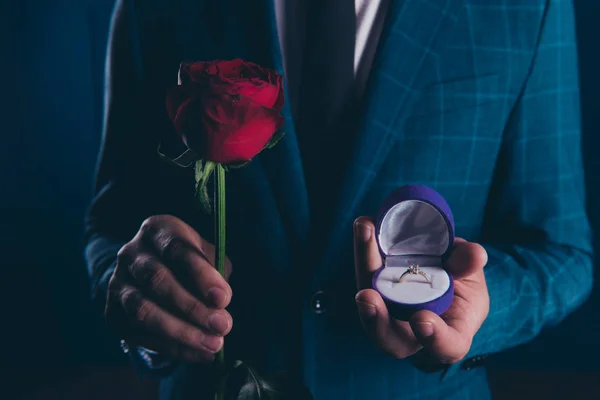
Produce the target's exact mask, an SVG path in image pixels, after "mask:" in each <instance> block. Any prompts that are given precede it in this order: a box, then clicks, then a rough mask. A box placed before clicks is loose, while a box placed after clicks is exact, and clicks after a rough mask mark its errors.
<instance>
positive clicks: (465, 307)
mask: <svg viewBox="0 0 600 400" xmlns="http://www.w3.org/2000/svg"><path fill="white" fill-rule="evenodd" d="M354 251H355V256H354V260H355V269H356V281H357V285H358V290H359V292H358V294H357V295H356V304H357V307H358V312H359V315H360V319H361V322H362V324H363V326H364V328H365V330H366V331H367V333H368V334H369V336H370V337H371V338H372V339H373V340H374V341H375V342H376V343H377V344H378V345H379V347H381V348H382V349H383V350H384V351H385V352H386V353H388V354H390V355H391V356H393V357H395V358H406V357H409V356H412V355H413V354H415V353H417V352H418V351H419V350H421V349H425V350H426V351H427V352H428V353H429V354H431V355H432V356H433V357H435V358H436V359H437V360H438V361H439V362H441V363H444V364H453V363H456V362H458V361H460V360H461V359H463V358H464V357H465V355H466V354H467V353H468V351H469V349H470V347H471V342H472V339H473V336H474V335H475V333H477V331H478V330H479V328H480V326H481V324H482V323H483V321H484V320H485V318H486V317H487V313H488V311H489V295H488V291H487V286H486V282H485V276H484V273H483V267H484V266H485V264H486V263H487V253H486V251H485V250H484V249H483V247H481V246H480V245H479V244H477V243H470V242H467V241H465V240H464V239H460V238H456V239H455V240H454V248H453V251H452V255H451V257H450V259H449V260H448V261H447V263H446V268H447V270H448V271H449V272H450V273H451V274H452V275H453V277H454V279H455V280H454V285H455V286H454V300H453V303H452V306H451V307H450V309H448V311H446V312H445V313H444V314H443V315H442V316H441V317H440V316H438V315H436V314H434V313H432V312H430V311H419V312H417V313H415V314H414V315H413V316H412V318H411V319H410V321H409V322H404V321H398V320H395V319H393V318H391V317H390V316H389V314H388V310H387V308H386V306H385V304H384V302H383V299H382V298H381V295H380V294H379V293H377V292H376V291H375V290H373V289H369V288H370V287H371V279H372V276H373V273H374V272H375V271H376V270H377V269H378V268H379V267H381V265H382V259H381V255H380V253H379V248H378V246H377V241H376V239H375V226H374V223H373V221H372V220H371V219H369V218H366V217H361V218H358V219H357V220H356V221H355V223H354Z"/></svg>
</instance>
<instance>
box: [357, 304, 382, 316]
mask: <svg viewBox="0 0 600 400" xmlns="http://www.w3.org/2000/svg"><path fill="white" fill-rule="evenodd" d="M356 305H357V307H358V312H359V313H360V314H361V315H363V316H365V317H368V318H373V317H374V316H376V315H377V308H375V306H374V305H373V304H369V303H363V302H362V301H360V300H357V301H356Z"/></svg>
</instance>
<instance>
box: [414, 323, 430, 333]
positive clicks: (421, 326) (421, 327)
mask: <svg viewBox="0 0 600 400" xmlns="http://www.w3.org/2000/svg"><path fill="white" fill-rule="evenodd" d="M416 325H417V331H418V332H419V334H420V335H421V336H423V337H429V336H431V335H433V324H432V323H431V322H417V323H416Z"/></svg>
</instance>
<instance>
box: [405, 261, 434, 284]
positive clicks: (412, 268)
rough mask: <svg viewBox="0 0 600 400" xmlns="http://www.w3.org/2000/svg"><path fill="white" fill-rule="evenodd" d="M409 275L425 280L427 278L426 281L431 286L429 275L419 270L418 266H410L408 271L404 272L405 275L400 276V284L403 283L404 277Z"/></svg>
mask: <svg viewBox="0 0 600 400" xmlns="http://www.w3.org/2000/svg"><path fill="white" fill-rule="evenodd" d="M407 275H421V276H422V277H423V278H425V280H426V281H427V282H428V283H429V284H431V279H430V278H429V275H427V274H426V273H425V272H423V271H421V270H420V269H419V265H418V264H417V265H411V266H409V267H408V269H407V270H406V271H404V273H403V274H402V275H400V279H398V283H400V282H402V280H403V279H404V277H406V276H407Z"/></svg>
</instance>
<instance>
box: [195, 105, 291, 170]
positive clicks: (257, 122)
mask: <svg viewBox="0 0 600 400" xmlns="http://www.w3.org/2000/svg"><path fill="white" fill-rule="evenodd" d="M204 107H205V110H206V111H207V112H206V114H205V115H204V117H203V123H204V130H205V132H206V140H207V141H206V149H205V153H204V155H205V157H206V159H208V160H211V161H214V162H220V163H238V162H245V161H249V160H251V159H252V158H254V157H255V156H256V155H257V154H258V153H260V151H261V150H262V149H263V148H264V147H265V145H266V144H267V143H268V142H269V140H271V138H272V137H273V135H274V134H275V132H277V130H279V129H280V128H281V126H282V125H283V117H281V115H280V114H279V112H278V111H275V110H273V109H269V108H265V107H262V106H260V105H258V104H257V103H255V102H253V101H252V100H250V99H248V98H244V97H242V98H241V99H240V101H239V102H237V103H228V102H223V101H222V99H218V98H211V99H205V103H204Z"/></svg>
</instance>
